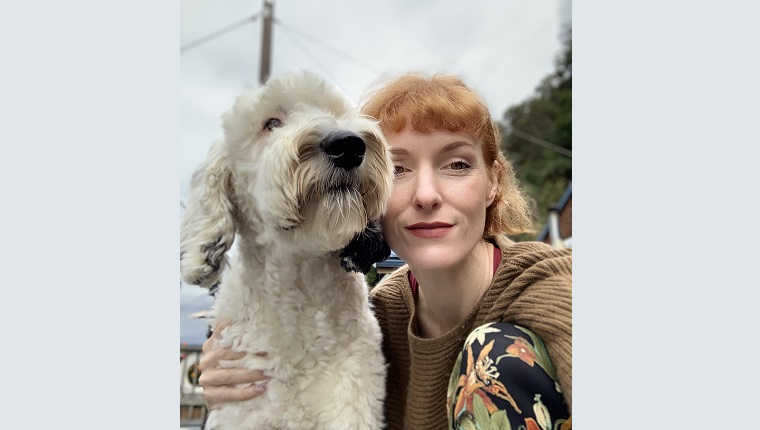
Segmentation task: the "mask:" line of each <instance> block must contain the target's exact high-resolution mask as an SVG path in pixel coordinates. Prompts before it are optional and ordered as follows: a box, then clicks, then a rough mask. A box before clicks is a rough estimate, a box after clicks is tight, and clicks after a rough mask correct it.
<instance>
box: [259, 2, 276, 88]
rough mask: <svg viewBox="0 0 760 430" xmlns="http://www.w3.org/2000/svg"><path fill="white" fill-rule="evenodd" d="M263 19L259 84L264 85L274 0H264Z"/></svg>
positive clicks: (270, 53) (269, 55)
mask: <svg viewBox="0 0 760 430" xmlns="http://www.w3.org/2000/svg"><path fill="white" fill-rule="evenodd" d="M263 12H264V21H263V24H262V26H261V71H260V73H259V84H260V85H264V84H265V83H266V81H267V79H269V62H270V59H271V57H272V18H273V16H274V0H264V11H263Z"/></svg>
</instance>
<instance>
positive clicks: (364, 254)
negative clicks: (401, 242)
mask: <svg viewBox="0 0 760 430" xmlns="http://www.w3.org/2000/svg"><path fill="white" fill-rule="evenodd" d="M390 255H391V248H390V247H389V246H388V244H387V243H386V242H385V237H384V236H383V231H382V229H381V227H380V221H379V220H374V221H370V223H369V224H368V225H367V228H366V229H364V231H363V232H361V233H359V234H357V235H356V236H355V237H354V238H353V239H352V240H351V242H349V244H348V245H346V247H345V248H343V250H342V251H341V253H340V265H341V266H342V267H343V269H345V270H346V272H361V273H367V272H369V269H371V268H372V265H373V264H374V263H377V262H380V261H383V260H385V259H386V258H388V257H390Z"/></svg>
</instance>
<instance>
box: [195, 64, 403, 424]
mask: <svg viewBox="0 0 760 430" xmlns="http://www.w3.org/2000/svg"><path fill="white" fill-rule="evenodd" d="M222 119H223V128H224V138H223V139H220V140H218V141H216V142H215V143H214V144H213V145H212V147H211V149H210V150H209V153H208V158H207V160H206V161H205V163H204V164H203V165H202V166H201V167H199V169H198V170H197V171H196V172H195V173H194V174H193V178H192V195H191V197H190V199H189V201H188V206H187V210H186V212H185V214H184V216H183V218H182V221H181V228H180V230H181V232H180V252H181V257H180V261H181V271H182V277H183V279H185V281H186V282H189V283H192V284H196V285H200V286H202V287H206V288H209V287H212V286H213V285H215V284H216V283H217V282H219V279H220V276H221V275H222V272H223V271H225V267H226V265H227V257H226V256H225V254H226V252H227V251H228V250H229V248H230V246H231V245H232V243H233V240H237V246H238V252H237V253H236V256H235V259H234V261H232V263H231V264H229V269H228V270H227V271H225V272H224V281H223V282H222V283H221V285H220V286H219V293H218V295H217V297H216V301H215V304H214V309H213V314H214V318H215V319H216V320H217V321H218V320H221V319H226V320H231V321H232V322H233V324H232V325H231V326H229V327H227V328H226V329H224V330H223V331H222V332H221V340H220V342H221V344H222V345H226V346H231V347H232V348H233V350H236V351H247V352H266V353H267V354H266V356H265V357H261V356H257V355H255V354H247V355H246V357H245V358H243V359H241V360H240V362H237V363H233V362H223V363H222V365H225V366H240V365H242V366H245V367H247V368H249V369H263V370H265V371H266V372H265V373H267V374H268V375H270V376H271V377H272V379H271V380H269V382H268V385H267V389H266V391H265V392H264V394H263V395H261V396H258V397H255V398H253V399H251V400H248V401H244V402H238V403H229V404H226V405H224V406H222V407H220V408H219V409H215V410H213V411H211V412H210V414H209V417H208V420H207V422H206V428H207V429H216V430H242V429H351V430H353V429H379V428H382V427H383V425H384V420H383V401H384V399H385V373H386V367H385V361H384V359H383V355H382V351H381V333H380V329H379V326H378V324H377V321H376V320H375V318H374V315H373V313H372V311H371V309H370V306H369V301H368V288H367V284H366V282H365V280H364V276H363V275H362V274H361V273H359V272H362V271H366V270H368V269H369V267H370V265H371V264H372V263H373V262H375V261H380V260H382V259H384V258H385V257H387V255H388V253H389V252H390V250H389V248H388V247H387V245H386V244H385V242H384V241H383V240H382V233H381V232H380V229H379V223H378V222H377V220H378V219H379V217H380V216H381V215H382V214H383V213H384V211H385V209H386V206H387V202H388V198H389V197H390V192H391V187H392V180H393V167H392V163H391V159H390V155H389V152H388V147H387V143H386V141H385V139H384V137H383V135H382V132H381V130H380V128H379V127H378V126H377V124H376V123H375V122H374V121H373V120H371V119H370V118H367V117H364V116H362V115H360V114H359V113H358V112H357V110H356V109H355V108H354V107H352V105H351V103H350V102H349V101H348V100H347V99H346V98H345V96H343V95H342V94H341V93H340V92H338V91H337V90H336V89H335V88H334V87H332V86H330V85H328V84H327V83H326V82H325V81H323V80H322V79H321V78H319V77H317V76H315V75H313V74H311V73H309V72H305V71H304V72H297V73H291V74H287V75H283V76H281V77H277V78H274V79H271V80H270V81H269V82H267V84H266V85H265V86H263V87H262V88H260V89H258V90H256V91H248V92H245V93H244V94H242V95H241V96H239V97H238V98H237V100H236V101H235V103H234V105H233V107H232V108H231V109H230V110H229V111H227V112H226V113H225V114H224V115H223V117H222ZM212 324H213V322H212Z"/></svg>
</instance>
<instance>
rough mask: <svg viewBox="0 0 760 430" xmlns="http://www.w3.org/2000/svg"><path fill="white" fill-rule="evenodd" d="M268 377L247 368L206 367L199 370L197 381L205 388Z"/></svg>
mask: <svg viewBox="0 0 760 430" xmlns="http://www.w3.org/2000/svg"><path fill="white" fill-rule="evenodd" d="M268 379H269V378H268V377H267V376H265V375H264V374H263V372H262V371H260V370H247V369H242V368H229V369H208V370H206V371H201V377H200V378H199V379H198V383H199V384H200V385H201V386H202V387H203V388H204V389H206V388H207V387H208V388H211V387H217V386H223V385H237V384H250V383H253V382H258V383H262V382H264V381H267V380H268Z"/></svg>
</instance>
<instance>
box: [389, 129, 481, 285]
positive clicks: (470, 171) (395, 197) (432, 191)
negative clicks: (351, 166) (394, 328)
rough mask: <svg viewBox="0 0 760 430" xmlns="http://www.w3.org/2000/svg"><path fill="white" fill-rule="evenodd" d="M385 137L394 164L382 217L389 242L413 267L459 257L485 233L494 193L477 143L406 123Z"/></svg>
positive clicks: (450, 262)
mask: <svg viewBox="0 0 760 430" xmlns="http://www.w3.org/2000/svg"><path fill="white" fill-rule="evenodd" d="M386 137H387V139H388V142H389V144H390V150H391V157H392V158H393V165H394V169H395V172H394V180H393V192H392V193H391V199H390V202H389V203H388V210H387V211H386V214H385V216H384V217H383V220H382V224H383V233H384V234H385V238H386V240H387V242H388V244H389V245H390V247H391V248H392V249H393V250H394V251H395V252H396V254H397V255H398V256H399V257H401V259H403V260H404V261H405V262H407V263H409V265H410V266H412V267H413V268H415V269H416V270H433V269H444V268H450V267H453V266H455V265H457V264H459V263H461V262H462V261H464V259H465V258H467V257H468V256H469V255H470V253H471V252H472V250H473V249H474V248H475V245H477V244H478V243H479V242H480V240H481V238H482V237H483V230H484V228H485V221H486V208H488V206H489V205H490V204H491V203H492V202H493V199H494V196H495V193H496V175H495V173H494V169H492V166H486V165H485V161H484V160H483V151H482V149H481V143H480V142H477V141H475V140H474V138H473V137H472V136H470V135H469V134H467V133H464V132H458V133H454V132H451V131H448V130H435V131H433V132H431V133H422V132H419V131H414V130H410V129H409V128H407V129H404V130H403V131H401V132H399V133H393V134H389V135H387V136H386Z"/></svg>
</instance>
